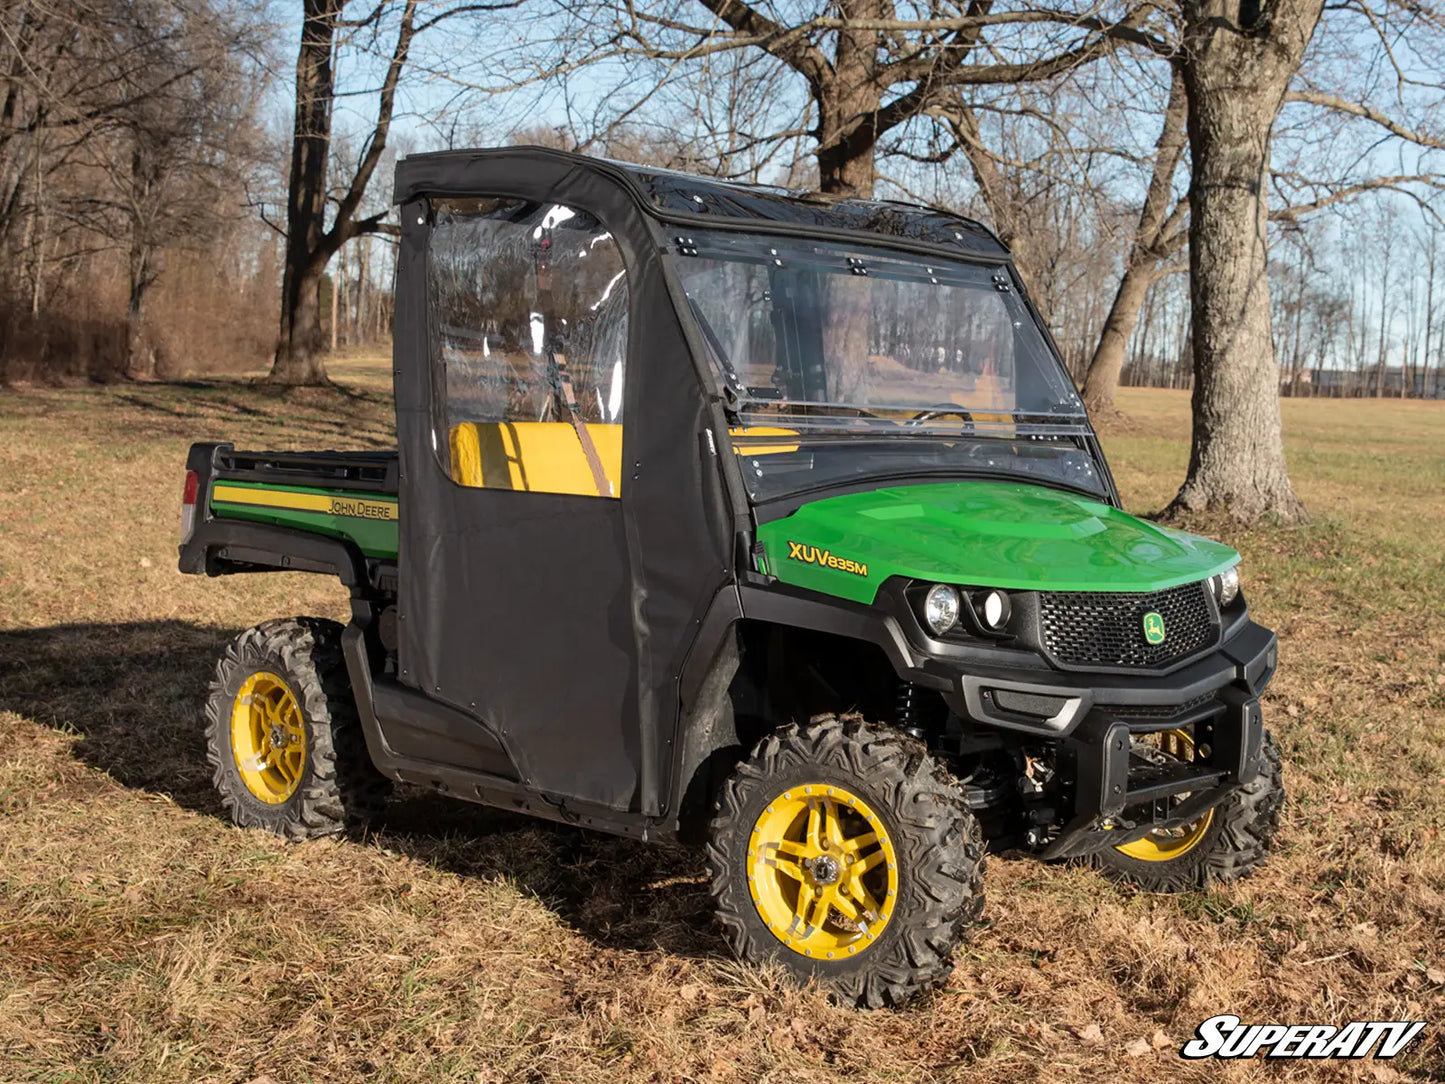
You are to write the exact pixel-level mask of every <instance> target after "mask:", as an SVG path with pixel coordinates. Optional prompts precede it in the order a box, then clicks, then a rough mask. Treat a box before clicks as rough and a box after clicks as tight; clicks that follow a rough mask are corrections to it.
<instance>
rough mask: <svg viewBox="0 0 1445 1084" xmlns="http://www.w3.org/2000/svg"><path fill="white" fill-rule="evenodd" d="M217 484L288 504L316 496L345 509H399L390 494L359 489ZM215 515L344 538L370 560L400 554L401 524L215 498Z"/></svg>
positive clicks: (266, 484)
mask: <svg viewBox="0 0 1445 1084" xmlns="http://www.w3.org/2000/svg"><path fill="white" fill-rule="evenodd" d="M215 485H216V486H217V487H220V486H228V487H234V488H236V489H245V490H248V491H251V492H254V493H255V494H257V496H258V498H261V497H263V495H266V494H274V495H275V499H277V500H279V501H286V500H288V499H292V495H295V496H302V495H312V496H319V497H324V498H327V499H328V500H335V501H339V502H345V503H344V504H343V506H344V507H355V506H356V505H357V504H358V503H359V502H365V504H367V505H390V506H391V507H392V508H393V509H395V508H396V507H397V499H396V497H394V496H392V495H390V494H386V493H366V492H357V491H355V490H339V489H317V488H314V487H311V486H282V485H272V484H269V483H263V482H236V481H229V480H218V481H217V482H216V483H215ZM210 508H211V514H212V515H213V516H217V517H220V518H223V519H244V520H250V521H252V522H255V523H271V524H275V525H276V526H278V527H291V528H293V529H295V530H300V531H311V532H313V533H314V534H320V535H326V536H327V537H328V538H341V539H346V540H349V541H351V542H353V543H355V545H356V547H357V548H358V549H360V550H361V552H362V553H363V554H365V555H366V556H367V557H378V558H389V559H392V560H394V559H395V558H396V555H397V521H396V519H395V518H392V519H376V518H370V517H366V516H358V515H337V514H334V513H332V512H330V511H314V510H309V509H301V508H281V507H269V506H266V505H261V504H249V503H247V504H239V503H235V502H233V501H226V500H218V499H216V497H215V495H214V489H213V491H212V497H211V503H210Z"/></svg>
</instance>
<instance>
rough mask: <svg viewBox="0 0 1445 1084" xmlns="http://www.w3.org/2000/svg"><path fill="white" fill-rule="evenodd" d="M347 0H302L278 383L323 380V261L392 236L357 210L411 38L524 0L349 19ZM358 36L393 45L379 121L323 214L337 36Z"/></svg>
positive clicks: (380, 10) (389, 10)
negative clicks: (353, 244) (365, 239)
mask: <svg viewBox="0 0 1445 1084" xmlns="http://www.w3.org/2000/svg"><path fill="white" fill-rule="evenodd" d="M349 2H350V0H302V22H301V44H300V49H299V52H298V54H297V59H296V114H295V123H294V126H293V139H292V150H291V166H290V180H289V184H288V189H287V197H286V231H285V232H286V248H285V263H284V273H283V277H282V286H281V327H280V334H279V337H278V340H277V344H276V360H275V364H274V365H273V366H272V369H271V379H272V380H273V381H274V382H276V383H279V384H319V383H325V382H326V365H325V361H324V356H323V350H324V333H323V329H322V322H321V285H322V278H323V276H324V275H325V273H326V266H327V264H329V263H330V262H331V259H332V257H333V256H335V255H336V253H337V252H339V251H340V250H341V247H342V246H343V245H344V244H346V242H347V241H349V240H351V239H352V238H353V237H360V236H364V235H366V234H372V233H395V232H396V227H395V225H393V224H389V223H387V222H386V221H385V218H386V214H387V212H386V211H385V210H383V211H379V212H376V213H373V214H370V215H365V216H362V215H361V214H360V209H361V206H362V201H363V200H364V198H365V196H366V191H367V186H368V185H370V183H371V179H372V176H373V175H374V174H375V172H376V167H377V165H378V164H379V163H380V162H381V159H382V156H383V154H384V152H385V151H386V147H387V140H388V138H389V137H390V134H391V125H392V121H393V119H394V116H395V112H396V96H397V89H398V86H399V85H400V82H401V77H402V73H403V72H404V71H405V70H406V67H407V60H408V57H409V55H410V53H411V51H412V46H413V43H414V41H415V40H416V38H417V37H418V35H420V34H423V33H425V32H426V31H428V30H430V29H432V28H433V27H436V26H438V25H439V24H441V23H443V22H446V21H447V20H448V19H451V18H453V17H454V16H457V15H461V14H471V13H480V12H495V11H500V10H503V9H506V8H514V7H516V6H517V4H518V3H519V2H520V0H513V2H504V3H482V4H452V5H450V6H442V7H439V8H425V9H424V8H423V7H422V0H397V2H395V3H393V2H391V0H380V2H379V3H377V5H376V6H375V7H373V8H372V9H371V10H370V11H367V12H365V13H364V14H362V15H361V16H360V17H358V18H355V19H348V18H347V17H346V11H347V6H348V3H349ZM393 22H394V24H395V25H394V29H392V24H393ZM363 32H364V33H365V34H366V35H368V38H367V39H366V43H365V44H363V45H362V48H364V49H365V50H367V51H371V50H374V49H375V48H376V44H377V43H378V42H380V41H382V40H383V39H384V37H385V36H386V35H387V34H388V33H389V34H390V39H389V40H390V42H391V44H390V47H389V49H383V50H382V51H381V58H382V59H381V65H382V77H381V83H380V86H379V88H378V89H377V91H376V119H375V123H374V124H373V125H372V127H371V131H370V133H369V134H368V135H367V137H366V139H365V140H364V141H363V144H362V151H361V154H360V155H359V156H358V159H357V162H356V167H355V170H354V172H353V173H352V175H351V177H350V179H349V181H348V182H347V183H346V184H345V186H344V190H343V191H342V193H341V195H340V197H339V198H338V199H337V200H336V201H335V206H334V207H333V208H331V211H330V214H329V216H328V213H327V212H328V206H327V205H328V199H327V193H328V187H329V181H330V176H329V155H330V150H331V140H332V117H333V108H334V105H335V102H336V98H337V94H338V92H337V87H336V63H335V62H336V56H337V51H338V49H339V48H340V46H341V44H342V36H343V35H351V37H350V40H351V41H353V42H359V41H360V39H359V38H358V37H357V35H359V34H361V33H363ZM328 217H329V219H330V222H329V225H328Z"/></svg>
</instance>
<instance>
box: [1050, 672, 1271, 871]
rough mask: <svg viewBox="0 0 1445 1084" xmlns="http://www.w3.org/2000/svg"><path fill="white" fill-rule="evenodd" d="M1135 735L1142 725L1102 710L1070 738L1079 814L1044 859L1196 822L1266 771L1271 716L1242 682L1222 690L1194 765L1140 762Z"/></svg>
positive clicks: (1203, 726) (1200, 727)
mask: <svg viewBox="0 0 1445 1084" xmlns="http://www.w3.org/2000/svg"><path fill="white" fill-rule="evenodd" d="M1136 733H1138V728H1137V726H1136V727H1131V726H1130V724H1129V723H1128V722H1127V721H1125V720H1123V719H1120V718H1117V717H1113V716H1111V715H1109V714H1108V713H1107V712H1104V711H1101V710H1097V709H1096V710H1095V711H1092V712H1090V713H1089V715H1088V716H1087V717H1086V718H1085V719H1084V720H1083V721H1082V722H1081V723H1080V724H1079V726H1078V728H1077V729H1076V730H1075V731H1074V733H1073V735H1072V736H1071V744H1072V747H1073V752H1074V755H1075V757H1076V763H1077V765H1078V770H1077V776H1076V782H1075V788H1074V815H1073V818H1072V819H1071V820H1070V821H1069V822H1068V823H1067V824H1066V825H1065V826H1064V828H1063V830H1062V831H1061V832H1060V833H1059V834H1058V836H1056V837H1055V838H1054V840H1053V841H1052V842H1050V843H1049V845H1048V846H1047V847H1045V848H1044V850H1043V852H1042V855H1041V856H1042V857H1043V858H1077V857H1080V856H1082V855H1087V854H1091V853H1092V852H1094V851H1100V850H1104V849H1105V848H1108V847H1117V846H1120V845H1121V844H1125V843H1132V842H1133V841H1134V840H1136V839H1140V838H1142V837H1143V836H1145V835H1147V834H1148V833H1150V832H1152V831H1154V830H1156V829H1169V828H1178V827H1182V826H1184V825H1186V824H1190V823H1192V822H1194V821H1196V820H1198V819H1199V818H1200V817H1201V816H1203V815H1204V813H1205V812H1206V811H1207V810H1209V809H1212V808H1214V807H1215V806H1216V805H1218V804H1219V803H1220V802H1222V801H1224V800H1225V799H1226V798H1228V797H1229V795H1230V794H1231V793H1233V792H1234V791H1235V790H1237V789H1238V788H1239V787H1242V786H1245V785H1246V784H1248V783H1251V782H1253V781H1254V779H1255V778H1256V777H1257V776H1258V774H1259V770H1260V764H1259V758H1260V754H1261V750H1262V747H1263V744H1264V715H1263V713H1262V712H1261V710H1260V706H1259V699H1258V697H1256V696H1254V695H1252V694H1251V693H1249V692H1246V691H1244V690H1242V689H1240V688H1238V687H1234V686H1231V687H1227V688H1224V689H1221V690H1220V691H1219V694H1218V698H1217V700H1216V707H1215V710H1214V711H1213V712H1212V713H1210V714H1209V715H1207V716H1205V717H1202V718H1200V719H1198V720H1197V721H1196V722H1195V723H1194V750H1195V753H1194V761H1193V763H1189V764H1183V763H1181V764H1178V765H1172V766H1169V767H1165V768H1161V767H1159V766H1158V765H1154V764H1150V763H1148V762H1142V761H1140V760H1139V758H1137V757H1135V756H1134V755H1133V753H1132V745H1133V742H1132V736H1133V735H1134V734H1136ZM1180 794H1188V797H1187V798H1185V799H1184V800H1183V801H1181V802H1179V803H1178V804H1177V805H1174V806H1173V807H1172V808H1169V809H1168V810H1167V812H1166V813H1165V815H1163V816H1160V817H1156V816H1154V815H1153V814H1154V812H1156V811H1157V810H1158V808H1159V805H1158V804H1159V803H1162V802H1165V801H1167V800H1168V799H1171V798H1174V797H1175V796H1176V795H1180ZM1140 808H1149V809H1150V810H1151V813H1150V815H1149V816H1148V817H1139V818H1138V820H1137V821H1136V822H1134V823H1133V824H1132V825H1130V824H1127V823H1126V824H1124V825H1122V826H1121V825H1119V824H1118V823H1117V822H1119V821H1121V820H1125V818H1124V816H1123V815H1124V813H1125V811H1126V810H1137V809H1140ZM1106 822H1108V823H1109V826H1108V827H1106Z"/></svg>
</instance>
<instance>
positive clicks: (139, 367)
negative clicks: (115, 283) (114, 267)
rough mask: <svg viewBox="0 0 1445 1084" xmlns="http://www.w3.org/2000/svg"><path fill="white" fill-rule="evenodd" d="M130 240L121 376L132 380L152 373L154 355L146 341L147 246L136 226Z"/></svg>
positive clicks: (154, 370) (148, 262) (148, 268)
mask: <svg viewBox="0 0 1445 1084" xmlns="http://www.w3.org/2000/svg"><path fill="white" fill-rule="evenodd" d="M132 229H133V230H135V231H136V232H135V233H134V234H133V235H132V237H131V243H130V296H129V297H128V298H127V300H126V306H125V333H126V334H125V341H126V363H125V375H126V376H128V377H130V378H131V379H132V380H149V379H151V378H152V377H154V376H155V375H156V355H155V351H154V350H152V349H151V346H150V343H149V342H147V341H146V329H145V318H146V293H147V292H148V291H149V290H150V285H151V281H152V275H151V271H150V246H149V245H147V244H146V243H145V242H144V241H143V240H141V238H140V235H139V230H138V228H137V227H134V226H133V227H132Z"/></svg>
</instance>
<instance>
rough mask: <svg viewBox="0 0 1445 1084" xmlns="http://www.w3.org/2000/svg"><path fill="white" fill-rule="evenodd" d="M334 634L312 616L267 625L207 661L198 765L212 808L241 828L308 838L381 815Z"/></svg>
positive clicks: (384, 786) (377, 781)
mask: <svg viewBox="0 0 1445 1084" xmlns="http://www.w3.org/2000/svg"><path fill="white" fill-rule="evenodd" d="M341 631H342V630H341V626H340V625H338V624H337V623H336V622H335V621H323V620H321V619H320V618H316V617H295V618H287V619H285V620H281V621H268V622H266V623H265V624H264V625H258V626H256V627H255V628H253V629H246V630H245V631H244V632H242V633H241V634H240V635H239V636H237V637H236V638H235V639H234V640H232V641H231V642H230V643H229V644H227V645H226V647H225V650H223V651H222V652H221V657H220V658H219V659H217V660H216V671H215V676H214V677H213V679H212V681H211V689H210V696H209V697H208V698H207V700H206V759H207V760H208V761H209V762H210V765H211V769H212V774H211V779H212V781H213V782H214V783H215V786H216V790H217V791H218V792H219V793H220V795H221V804H222V805H224V806H225V807H226V810H227V811H228V812H229V813H230V814H231V819H232V820H234V821H235V822H236V823H237V824H239V825H241V826H242V827H244V828H265V829H267V830H268V831H272V832H275V833H276V834H277V835H282V836H285V837H287V838H288V839H310V838H312V837H314V836H327V835H335V834H336V833H338V832H343V831H345V830H346V829H347V828H349V827H355V826H359V825H362V824H364V823H366V822H367V821H369V820H371V819H373V818H374V817H375V816H376V815H377V814H379V813H380V812H381V809H382V806H383V804H384V802H385V800H386V792H387V790H388V789H389V787H390V784H389V783H388V782H387V780H386V779H385V778H384V777H383V776H382V775H381V773H380V772H378V771H377V770H376V767H375V766H374V765H373V764H372V763H371V758H370V757H369V756H368V755H367V752H366V741H365V736H364V735H363V733H362V729H361V720H360V719H358V718H357V714H356V704H355V702H354V701H353V700H352V698H351V690H350V689H349V687H348V686H347V682H346V664H345V661H344V660H343V658H342V651H341Z"/></svg>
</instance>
